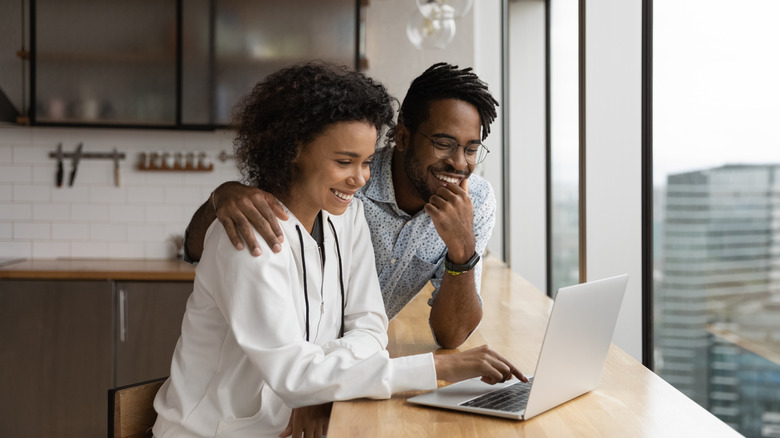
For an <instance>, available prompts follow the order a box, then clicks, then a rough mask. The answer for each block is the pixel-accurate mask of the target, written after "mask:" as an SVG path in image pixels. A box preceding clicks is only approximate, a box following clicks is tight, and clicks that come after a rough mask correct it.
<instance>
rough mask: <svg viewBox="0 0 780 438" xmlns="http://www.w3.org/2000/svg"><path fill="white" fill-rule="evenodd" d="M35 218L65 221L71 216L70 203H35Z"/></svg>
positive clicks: (38, 219) (37, 219)
mask: <svg viewBox="0 0 780 438" xmlns="http://www.w3.org/2000/svg"><path fill="white" fill-rule="evenodd" d="M32 209H33V216H32V218H33V220H35V221H64V220H68V219H69V218H70V204H34V205H33V206H32Z"/></svg>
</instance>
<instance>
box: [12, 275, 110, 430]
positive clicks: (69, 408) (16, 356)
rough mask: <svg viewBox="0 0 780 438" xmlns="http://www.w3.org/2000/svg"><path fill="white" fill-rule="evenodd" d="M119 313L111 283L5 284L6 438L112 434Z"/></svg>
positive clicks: (20, 282) (24, 281)
mask: <svg viewBox="0 0 780 438" xmlns="http://www.w3.org/2000/svg"><path fill="white" fill-rule="evenodd" d="M112 308H113V285H112V284H111V282H109V281H67V282H59V281H39V280H35V281H27V280H4V281H2V282H0V336H2V346H0V382H2V390H0V412H2V415H0V436H4V437H23V436H30V437H55V436H56V437H62V436H97V432H98V431H102V432H104V431H105V430H106V427H107V425H106V412H107V409H108V408H107V407H106V408H105V409H102V410H101V409H100V407H101V406H105V405H106V398H107V396H106V389H107V388H109V387H111V385H112V384H113V380H114V372H113V367H112V364H113V357H112V354H111V352H112V334H113V312H112ZM101 426H102V429H101Z"/></svg>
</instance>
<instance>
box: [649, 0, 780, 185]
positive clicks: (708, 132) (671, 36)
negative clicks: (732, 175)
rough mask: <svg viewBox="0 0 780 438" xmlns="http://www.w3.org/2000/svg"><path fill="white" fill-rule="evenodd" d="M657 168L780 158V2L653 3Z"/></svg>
mask: <svg viewBox="0 0 780 438" xmlns="http://www.w3.org/2000/svg"><path fill="white" fill-rule="evenodd" d="M653 9H654V14H653V33H654V35H653V46H654V47H653V154H654V159H653V166H654V172H653V173H654V180H655V182H656V184H663V183H664V182H665V177H666V174H668V173H679V172H685V171H689V170H697V169H705V168H711V167H718V166H721V165H723V164H737V163H738V164H756V163H764V164H766V163H776V164H780V26H778V25H777V21H778V20H779V19H780V1H778V0H742V1H739V2H735V1H733V0H731V1H724V0H654V1H653Z"/></svg>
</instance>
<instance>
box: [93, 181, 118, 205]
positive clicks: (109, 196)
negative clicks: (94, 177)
mask: <svg viewBox="0 0 780 438" xmlns="http://www.w3.org/2000/svg"><path fill="white" fill-rule="evenodd" d="M126 201H127V188H125V187H121V186H120V187H116V186H114V185H111V186H92V187H90V188H89V202H91V203H96V204H97V203H101V204H102V203H107V204H118V203H124V202H126Z"/></svg>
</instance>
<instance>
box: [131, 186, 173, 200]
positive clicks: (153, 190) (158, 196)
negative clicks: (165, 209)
mask: <svg viewBox="0 0 780 438" xmlns="http://www.w3.org/2000/svg"><path fill="white" fill-rule="evenodd" d="M127 201H128V202H132V203H143V204H163V203H164V202H165V191H164V190H163V188H162V187H130V188H128V189H127Z"/></svg>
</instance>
